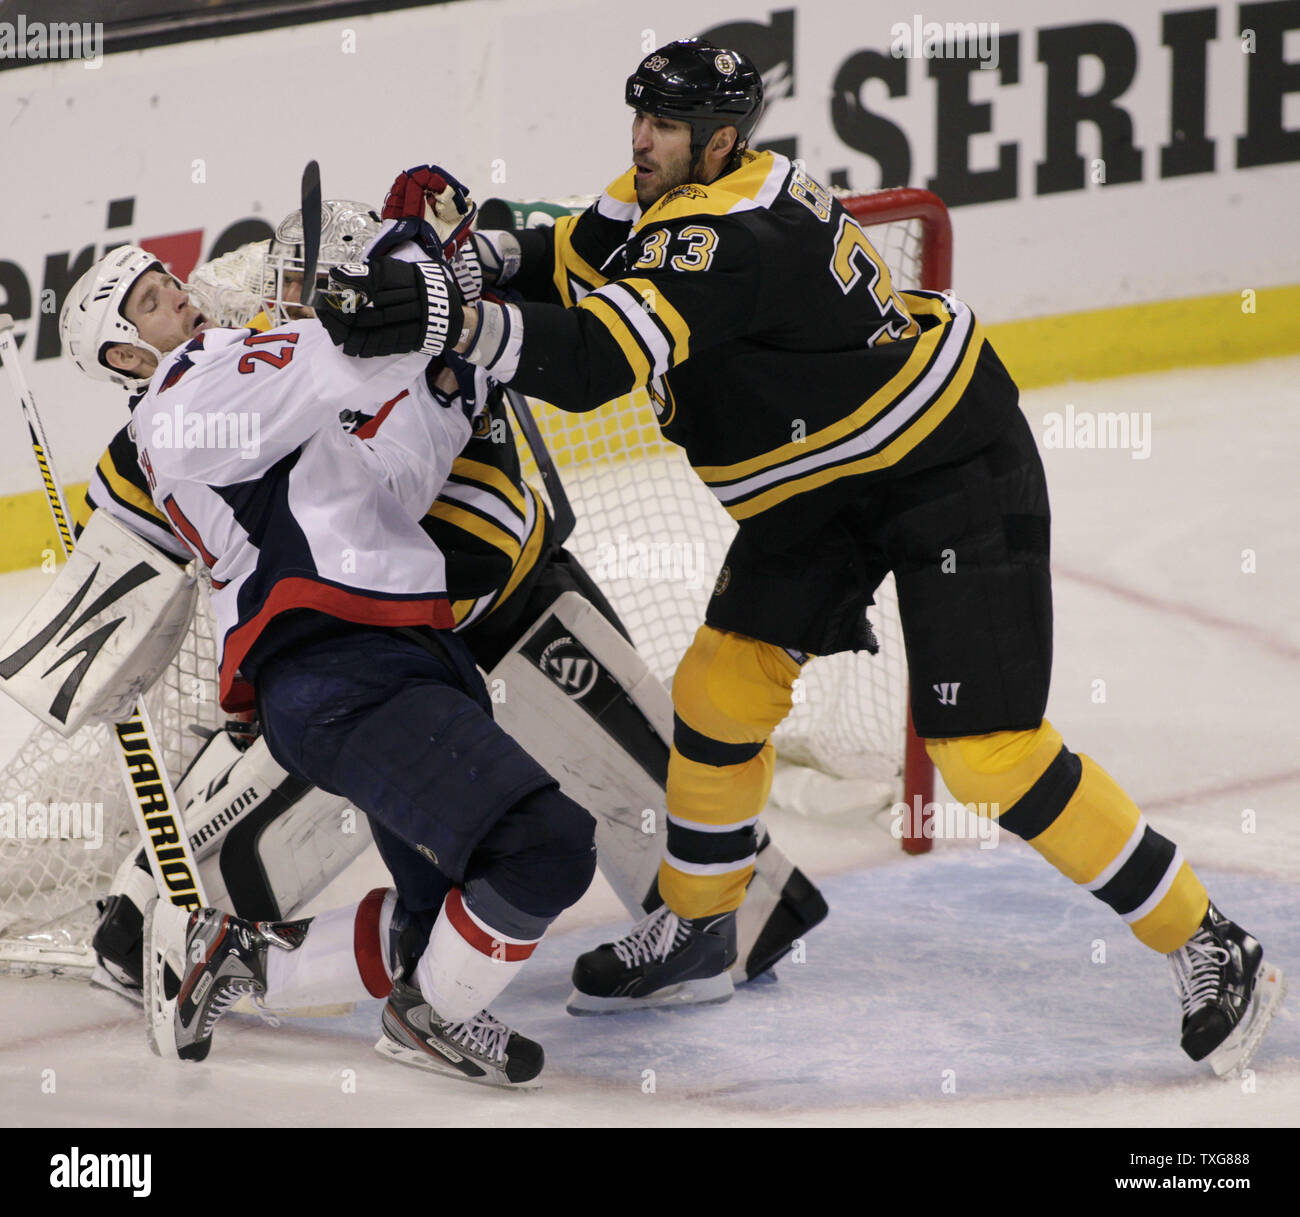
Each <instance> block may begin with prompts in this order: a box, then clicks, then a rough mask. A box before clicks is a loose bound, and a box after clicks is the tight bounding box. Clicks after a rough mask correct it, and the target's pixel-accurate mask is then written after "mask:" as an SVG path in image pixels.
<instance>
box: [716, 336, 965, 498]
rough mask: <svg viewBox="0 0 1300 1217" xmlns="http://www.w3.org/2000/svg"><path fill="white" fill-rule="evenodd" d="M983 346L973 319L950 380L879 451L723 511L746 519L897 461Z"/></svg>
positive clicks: (953, 397)
mask: <svg viewBox="0 0 1300 1217" xmlns="http://www.w3.org/2000/svg"><path fill="white" fill-rule="evenodd" d="M983 347H984V331H983V330H982V329H981V328H980V326H979V324H978V323H976V325H975V327H974V329H973V331H972V334H971V339H970V343H969V344H968V346H967V348H966V354H965V356H964V357H963V358H962V361H961V363H960V364H959V365H958V367H957V371H956V372H955V373H954V375H953V377H952V380H951V381H949V383H948V387H947V388H946V389H944V391H943V393H941V394H940V395H939V397H938V398H937V400H935V401H934V402H933V403H932V404H931V405H929V406H927V407H925V408H924V409H923V410H922V411H921V413H920V416H919V417H918V418H917V420H916V422H915V423H913V424H912V425H911V426H910V427H907V428H906V429H905V430H904V431H902V432H900V433H899V435H898V436H897V437H896V438H895V439H894V440H893V441H892V442H891V443H889V444H887V445H886V446H885V447H884V448H882V449H881V450H880V451H879V452H876V453H874V454H873V455H871V456H866V457H863V458H862V459H861V460H857V461H848V462H846V463H845V464H843V465H832V466H831V467H830V468H828V469H822V470H819V471H817V472H815V473H810V474H808V475H806V476H805V477H800V478H793V479H791V480H790V481H788V482H782V483H781V485H779V486H774V487H773V488H772V489H771V490H767V491H764V492H762V493H761V494H756V495H755V496H754V497H753V498H749V499H745V500H744V501H743V502H740V503H734V504H725V503H724V504H723V506H724V507H726V508H727V514H728V515H730V516H731V518H732V519H733V520H747V519H749V518H750V517H751V516H756V515H758V514H759V513H760V512H764V511H767V510H768V509H769V508H771V507H775V506H776V505H777V504H778V503H784V502H785V501H786V500H787V499H790V498H793V497H794V496H795V495H797V494H803V493H805V492H806V491H809V490H816V489H817V488H818V487H820V486H825V485H827V484H828V483H830V482H835V481H838V480H839V479H840V478H846V477H856V476H857V475H858V474H862V473H871V472H873V471H875V470H877V469H885V468H888V467H889V466H890V465H894V464H897V463H898V462H899V461H900V460H902V459H903V457H905V456H906V455H907V454H908V453H909V452H911V451H912V449H913V448H915V447H916V446H917V444H919V443H920V442H921V441H922V440H924V439H925V438H926V437H927V436H928V435H929V434H930V433H931V432H932V431H933V430H934V429H935V428H936V427H937V426H938V425H939V424H940V423H941V422H943V420H944V419H945V418H947V417H948V415H949V414H950V413H951V412H952V409H953V407H954V406H955V405H956V404H957V402H958V401H959V400H960V399H961V395H962V394H963V393H964V392H965V391H966V386H967V385H968V384H969V383H970V378H971V376H972V375H974V372H975V365H976V364H977V363H978V362H979V356H980V351H981V350H982V349H983Z"/></svg>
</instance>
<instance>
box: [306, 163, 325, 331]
mask: <svg viewBox="0 0 1300 1217" xmlns="http://www.w3.org/2000/svg"><path fill="white" fill-rule="evenodd" d="M320 218H321V197H320V166H319V165H318V164H317V163H316V162H315V161H308V162H307V167H306V168H305V169H304V170H303V171H302V303H303V305H304V306H305V307H307V308H310V307H311V304H312V300H313V299H314V298H315V296H316V263H317V261H318V260H319V258H320Z"/></svg>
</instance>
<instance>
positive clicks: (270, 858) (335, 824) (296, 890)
mask: <svg viewBox="0 0 1300 1217" xmlns="http://www.w3.org/2000/svg"><path fill="white" fill-rule="evenodd" d="M176 797H177V802H178V803H179V804H180V806H181V807H182V808H183V818H184V822H185V827H186V831H187V832H188V834H189V838H190V848H191V849H193V850H194V855H195V858H196V860H197V861H198V864H199V874H200V876H201V877H202V880H203V887H204V891H205V893H206V894H207V897H208V901H209V903H210V904H212V905H213V906H214V907H218V908H222V909H227V910H230V911H233V912H234V913H235V914H237V915H238V916H239V917H242V918H244V919H246V920H263V921H279V920H283V919H284V918H286V917H291V916H293V915H294V914H295V913H296V912H297V911H298V910H299V909H301V908H302V907H303V905H305V904H306V903H307V902H308V901H309V900H311V899H312V898H313V897H315V896H316V895H317V894H319V893H320V892H321V891H323V890H324V889H325V887H326V886H328V885H329V884H330V883H331V882H333V880H334V879H336V878H337V877H338V876H339V875H340V874H342V873H343V871H344V870H345V869H346V868H347V867H348V866H350V865H351V864H352V862H353V861H355V860H356V859H357V858H358V857H360V856H361V854H362V853H364V852H365V849H366V847H367V846H368V845H369V844H370V830H369V827H368V825H367V822H366V819H365V817H364V816H360V815H357V814H355V813H353V812H351V810H350V809H349V808H348V805H347V800H346V799H343V798H340V797H339V796H338V795H332V794H327V793H326V792H325V791H323V790H320V789H318V788H316V787H312V786H308V785H307V784H306V783H305V782H303V781H302V779H300V778H297V777H293V776H291V775H290V774H288V773H287V772H286V771H285V770H284V769H282V768H281V767H280V766H279V765H277V764H276V762H275V760H274V759H273V758H272V757H271V754H270V750H269V749H268V748H267V746H266V741H265V740H263V739H260V738H259V739H257V740H254V742H253V743H252V744H251V745H250V746H249V747H248V748H247V749H245V750H241V749H240V748H239V747H238V746H237V745H236V744H235V742H234V740H233V739H232V738H231V736H230V735H229V734H228V733H227V732H225V731H218V732H217V733H216V734H215V735H213V736H212V738H211V739H209V740H208V742H207V743H206V744H205V745H204V746H203V749H202V750H201V751H200V752H199V754H198V756H196V757H195V758H194V761H193V762H192V763H191V765H190V768H189V769H188V770H187V771H186V773H185V777H184V778H183V779H182V780H181V782H180V784H179V786H178V787H177V796H176ZM156 895H157V890H156V887H155V885H154V881H153V878H152V876H151V875H150V873H149V871H148V869H147V868H146V867H145V865H144V856H143V853H137V854H136V855H135V856H134V857H130V858H128V859H127V860H126V861H125V862H124V863H123V864H122V866H121V867H119V869H118V872H117V874H116V875H115V876H114V877H113V883H112V886H111V887H110V889H109V897H108V899H107V901H106V902H105V904H104V907H103V909H102V911H101V914H100V920H99V924H98V926H97V927H96V930H95V936H94V938H93V940H92V945H93V947H94V949H95V952H96V954H97V955H98V956H99V961H100V964H101V965H102V966H103V967H104V968H105V970H106V971H108V973H109V974H110V976H111V977H112V978H113V979H114V980H115V981H117V982H118V983H119V984H122V985H125V986H126V987H127V988H133V989H136V990H138V989H139V986H140V984H141V978H142V969H143V960H142V949H143V945H142V925H143V918H144V910H145V907H146V906H147V904H148V902H149V901H150V900H151V899H153V897H154V896H156Z"/></svg>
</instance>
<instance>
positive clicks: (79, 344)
mask: <svg viewBox="0 0 1300 1217" xmlns="http://www.w3.org/2000/svg"><path fill="white" fill-rule="evenodd" d="M150 270H160V271H162V272H163V273H164V274H167V275H170V277H171V278H172V280H173V281H174V282H175V283H176V285H177V287H181V288H183V287H184V284H183V283H181V281H180V280H179V279H177V278H176V276H175V275H172V274H171V272H170V271H168V270H167V269H166V268H165V267H164V266H163V265H162V263H161V262H159V261H158V259H157V257H156V256H155V255H153V254H151V253H149V251H148V250H145V249H141V248H140V247H139V246H138V245H120V246H118V247H117V248H116V249H111V250H109V252H108V253H106V254H105V255H104V256H103V257H102V258H100V260H99V261H98V262H96V263H95V265H94V266H92V267H91V268H90V269H89V270H88V271H86V273H85V274H84V275H82V276H81V278H80V279H78V280H77V281H76V283H74V284H73V285H72V290H71V291H70V292H69V293H68V295H67V299H66V300H64V302H63V310H62V312H60V314H59V339H60V341H61V342H62V343H63V350H64V353H65V354H66V355H67V356H68V357H69V358H70V359H71V360H72V362H73V363H75V364H76V365H77V367H78V368H79V369H80V370H81V371H82V372H83V373H85V375H87V376H89V377H90V378H91V379H92V380H108V381H111V382H112V383H113V384H117V385H122V386H123V387H125V388H128V389H138V388H139V387H140V386H141V384H143V383H144V382H145V381H147V380H148V379H149V377H148V376H135V375H132V374H131V373H129V372H123V371H121V370H119V369H118V368H114V367H112V366H111V365H110V364H109V363H108V361H107V359H106V354H107V351H108V348H109V347H111V346H115V345H117V344H119V343H120V344H123V345H126V346H136V347H143V348H144V349H145V350H146V351H149V352H150V353H151V354H153V355H154V357H155V358H156V359H157V360H158V361H159V362H160V363H161V362H162V358H163V356H162V352H161V351H159V350H158V348H157V347H155V346H153V345H152V344H150V343H148V342H145V340H144V339H143V338H141V337H140V331H139V330H138V329H137V328H136V327H135V326H134V325H133V324H132V323H131V322H129V321H128V320H127V319H126V314H125V312H124V311H123V310H124V308H125V306H126V298H127V296H129V295H130V294H131V289H132V288H133V287H134V286H135V284H136V281H137V280H138V279H139V278H140V276H141V275H143V274H144V273H145V272H146V271H150Z"/></svg>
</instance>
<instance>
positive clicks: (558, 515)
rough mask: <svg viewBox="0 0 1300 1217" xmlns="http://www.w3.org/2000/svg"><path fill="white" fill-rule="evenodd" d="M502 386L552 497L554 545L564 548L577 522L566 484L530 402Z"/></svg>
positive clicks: (547, 491)
mask: <svg viewBox="0 0 1300 1217" xmlns="http://www.w3.org/2000/svg"><path fill="white" fill-rule="evenodd" d="M501 387H502V388H503V389H505V394H506V401H507V402H509V403H510V410H511V412H512V413H513V414H514V416H515V419H516V420H517V421H518V423H519V429H520V430H521V431H522V432H523V433H524V438H525V439H526V440H527V441H528V449H529V451H530V452H531V453H532V454H533V460H534V461H536V462H537V472H538V473H540V474H541V475H542V484H543V485H544V486H545V487H546V493H547V494H548V495H549V496H550V499H551V514H552V515H553V516H554V522H555V543H556V544H557V545H563V544H564V543H565V541H567V540H568V539H569V534H570V533H571V532H572V531H573V526H574V525H575V524H576V523H577V522H578V521H577V517H576V516H575V515H574V514H573V508H572V506H570V504H569V496H568V495H567V494H565V493H564V483H563V482H561V481H560V475H559V472H558V471H557V470H556V468H555V462H554V461H553V460H551V453H550V450H549V449H548V448H547V447H546V441H545V440H543V439H542V433H541V432H540V431H538V429H537V420H536V419H535V418H533V412H532V411H531V410H530V409H529V408H528V402H527V401H525V400H524V396H523V394H522V393H519V392H518V391H517V390H515V389H510V388H506V386H505V385H502V386H501Z"/></svg>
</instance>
